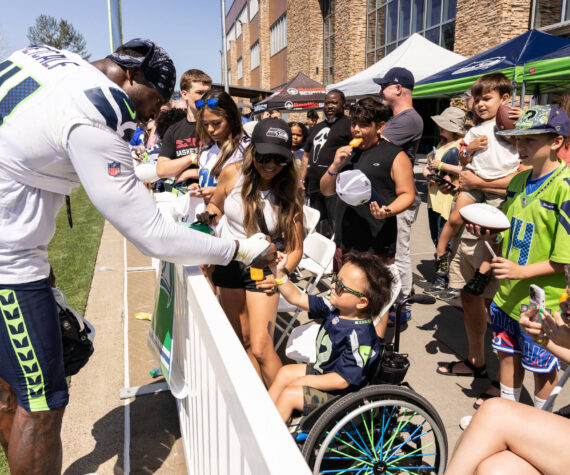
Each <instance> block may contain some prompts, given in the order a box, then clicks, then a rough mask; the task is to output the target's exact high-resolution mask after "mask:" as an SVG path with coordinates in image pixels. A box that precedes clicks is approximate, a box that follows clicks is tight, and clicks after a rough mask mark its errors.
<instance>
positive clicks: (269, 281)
mask: <svg viewBox="0 0 570 475" xmlns="http://www.w3.org/2000/svg"><path fill="white" fill-rule="evenodd" d="M255 286H256V287H257V288H258V289H261V290H263V292H265V293H266V294H267V295H273V294H274V293H275V292H276V291H277V284H276V283H275V276H274V275H273V274H269V275H266V276H265V278H264V279H263V280H260V281H258V282H256V283H255Z"/></svg>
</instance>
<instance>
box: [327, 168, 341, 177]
mask: <svg viewBox="0 0 570 475" xmlns="http://www.w3.org/2000/svg"><path fill="white" fill-rule="evenodd" d="M327 173H328V174H329V175H330V176H338V173H331V171H330V170H329V169H328V168H327Z"/></svg>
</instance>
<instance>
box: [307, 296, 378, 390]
mask: <svg viewBox="0 0 570 475" xmlns="http://www.w3.org/2000/svg"><path fill="white" fill-rule="evenodd" d="M309 318H318V319H323V323H322V325H321V328H320V330H319V335H318V337H317V343H316V345H317V361H316V363H315V364H314V365H313V367H312V369H311V370H310V371H309V372H310V374H327V373H338V374H339V375H341V376H342V377H343V378H344V379H345V380H346V381H348V382H349V383H350V386H349V387H348V388H347V389H346V390H344V391H339V392H350V391H352V390H354V389H355V388H359V387H362V386H364V385H365V384H366V383H367V382H368V379H369V377H370V375H369V370H370V368H371V366H372V363H373V362H374V361H375V360H376V358H378V356H379V355H380V338H379V337H378V335H377V334H376V330H375V328H374V325H373V323H372V320H371V319H369V318H368V319H363V320H351V319H348V318H340V317H339V310H338V309H337V308H335V307H333V306H332V305H331V304H330V303H329V301H328V299H326V298H324V297H317V296H315V295H309ZM331 392H334V391H331Z"/></svg>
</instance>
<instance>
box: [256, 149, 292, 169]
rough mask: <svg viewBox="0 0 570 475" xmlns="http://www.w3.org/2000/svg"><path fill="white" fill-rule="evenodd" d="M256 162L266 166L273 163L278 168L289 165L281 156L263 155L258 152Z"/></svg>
mask: <svg viewBox="0 0 570 475" xmlns="http://www.w3.org/2000/svg"><path fill="white" fill-rule="evenodd" d="M255 161H256V162H257V163H260V164H261V165H264V164H266V163H269V162H271V161H273V162H274V163H275V164H276V165H277V166H278V167H286V166H287V163H289V162H288V161H287V160H286V159H285V158H283V157H282V156H281V155H276V154H273V153H268V154H263V155H262V154H260V153H257V152H256V153H255Z"/></svg>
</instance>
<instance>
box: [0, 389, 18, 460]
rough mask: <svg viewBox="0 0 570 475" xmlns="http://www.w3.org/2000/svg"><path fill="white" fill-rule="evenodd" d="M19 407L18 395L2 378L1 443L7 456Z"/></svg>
mask: <svg viewBox="0 0 570 475" xmlns="http://www.w3.org/2000/svg"><path fill="white" fill-rule="evenodd" d="M17 406H18V403H17V402H16V394H14V391H12V388H11V387H10V385H9V384H8V383H7V382H6V381H4V380H3V379H2V378H0V443H1V444H2V448H3V449H4V452H5V453H6V454H8V442H9V441H10V432H11V430H12V423H13V422H14V416H15V414H16V407H17Z"/></svg>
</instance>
